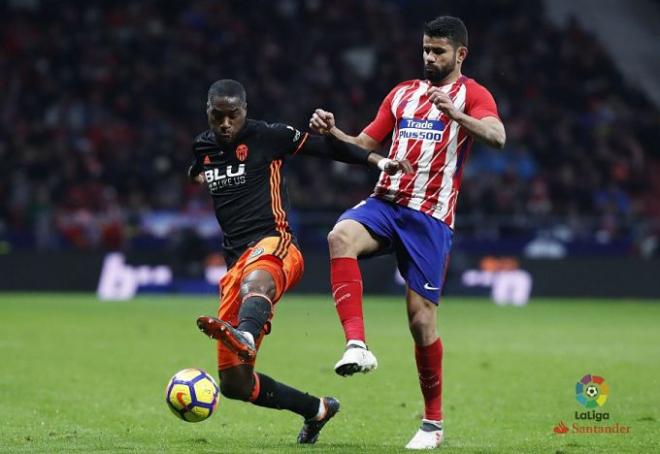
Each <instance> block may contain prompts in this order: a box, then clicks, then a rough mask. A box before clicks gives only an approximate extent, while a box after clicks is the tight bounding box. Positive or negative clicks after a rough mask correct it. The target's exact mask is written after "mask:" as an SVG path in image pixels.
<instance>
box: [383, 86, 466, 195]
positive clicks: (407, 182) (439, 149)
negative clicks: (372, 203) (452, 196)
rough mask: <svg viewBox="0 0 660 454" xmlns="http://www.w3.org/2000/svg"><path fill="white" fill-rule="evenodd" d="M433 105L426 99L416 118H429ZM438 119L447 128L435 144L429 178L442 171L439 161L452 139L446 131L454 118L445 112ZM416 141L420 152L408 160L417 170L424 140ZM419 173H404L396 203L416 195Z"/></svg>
mask: <svg viewBox="0 0 660 454" xmlns="http://www.w3.org/2000/svg"><path fill="white" fill-rule="evenodd" d="M461 82H462V80H461V78H459V79H458V80H457V81H456V82H454V84H453V85H452V86H451V88H450V89H449V91H448V93H447V94H448V95H449V97H450V98H452V99H455V97H456V95H457V94H458V90H459V89H460V87H461ZM424 98H426V96H424ZM424 107H427V108H426V109H424V111H423V110H422V109H423V108H424ZM432 107H433V106H432V104H431V103H427V100H426V99H424V101H423V104H422V105H421V106H420V108H419V109H418V111H417V112H416V113H415V117H416V118H423V119H428V118H429V116H430V113H431V111H432V110H433V109H432ZM418 115H419V116H418ZM438 119H439V120H441V121H443V122H444V123H445V128H444V131H443V137H442V140H441V141H440V142H438V143H437V144H436V145H435V149H434V150H433V157H432V158H431V161H430V163H429V180H430V179H431V178H433V177H434V176H435V175H436V173H437V172H440V171H441V167H440V166H438V163H439V162H440V161H445V159H446V157H447V155H446V148H447V145H448V144H449V139H450V138H449V132H445V131H448V130H449V127H450V124H451V121H452V120H450V119H449V117H447V116H446V115H445V114H444V113H440V116H439V117H438ZM415 142H416V143H414V144H413V147H414V146H415V145H419V146H418V149H419V151H420V153H412V152H411V153H410V157H409V158H408V160H409V161H410V163H411V164H412V166H413V168H414V169H415V170H417V169H418V167H419V164H420V162H419V160H420V157H421V156H420V155H421V150H422V144H423V141H422V140H417V141H415ZM411 148H412V147H411ZM419 175H420V173H419V172H413V173H412V174H407V175H404V176H403V177H402V178H401V183H400V184H399V188H398V194H397V198H396V199H395V202H396V203H399V204H401V205H405V206H407V205H408V204H409V203H410V199H411V198H412V197H413V196H414V195H415V194H414V193H413V192H414V185H415V182H416V181H417V179H418V177H419ZM425 187H428V182H427V183H426V184H425V185H424V186H423V187H422V188H421V191H422V192H423V191H424V188H425Z"/></svg>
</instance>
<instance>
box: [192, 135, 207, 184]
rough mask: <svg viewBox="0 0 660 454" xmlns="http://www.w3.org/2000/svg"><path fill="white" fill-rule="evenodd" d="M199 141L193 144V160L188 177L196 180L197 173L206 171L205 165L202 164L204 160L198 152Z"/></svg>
mask: <svg viewBox="0 0 660 454" xmlns="http://www.w3.org/2000/svg"><path fill="white" fill-rule="evenodd" d="M196 145H197V141H195V142H193V145H192V162H191V163H190V166H189V167H188V178H189V179H190V180H194V179H195V177H196V176H197V175H199V174H200V173H202V172H203V171H204V166H203V165H202V161H201V159H200V157H199V153H197V147H196Z"/></svg>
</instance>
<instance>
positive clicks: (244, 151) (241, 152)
mask: <svg viewBox="0 0 660 454" xmlns="http://www.w3.org/2000/svg"><path fill="white" fill-rule="evenodd" d="M247 156H248V147H247V145H245V144H244V143H242V144H240V145H239V146H238V147H236V158H237V159H238V160H239V161H241V162H243V161H245V160H246V159H247Z"/></svg>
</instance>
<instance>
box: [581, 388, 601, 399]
mask: <svg viewBox="0 0 660 454" xmlns="http://www.w3.org/2000/svg"><path fill="white" fill-rule="evenodd" d="M584 393H585V394H586V395H587V397H591V398H592V399H593V398H594V397H596V396H597V395H598V388H596V387H595V386H594V385H589V386H587V387H586V389H585V390H584Z"/></svg>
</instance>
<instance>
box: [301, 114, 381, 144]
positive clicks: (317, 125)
mask: <svg viewBox="0 0 660 454" xmlns="http://www.w3.org/2000/svg"><path fill="white" fill-rule="evenodd" d="M309 128H310V129H311V130H312V131H314V132H315V133H317V134H323V135H331V136H333V137H335V138H336V139H338V140H341V141H342V142H347V143H352V144H353V145H357V146H358V147H360V148H364V149H365V150H369V151H375V150H377V149H378V148H379V146H380V144H379V143H378V142H377V141H376V140H374V139H373V138H371V137H369V136H368V135H367V134H365V133H363V132H362V133H360V134H359V135H358V136H349V135H348V134H346V133H345V132H344V131H342V130H341V129H339V128H338V127H337V125H336V123H335V115H334V114H333V113H332V112H328V111H327V110H323V109H316V110H315V111H314V113H313V114H312V118H310V119H309Z"/></svg>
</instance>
